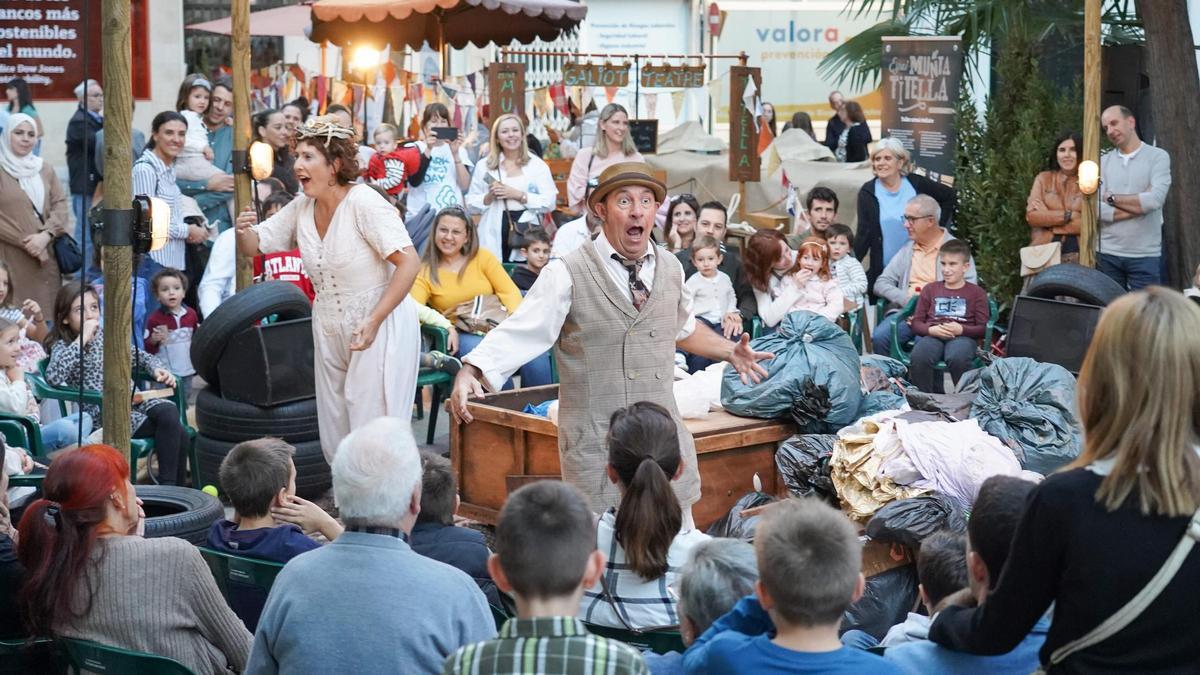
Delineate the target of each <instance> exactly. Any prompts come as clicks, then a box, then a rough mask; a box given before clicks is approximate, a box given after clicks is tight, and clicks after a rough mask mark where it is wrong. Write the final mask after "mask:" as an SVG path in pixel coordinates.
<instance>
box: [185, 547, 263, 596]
mask: <svg viewBox="0 0 1200 675" xmlns="http://www.w3.org/2000/svg"><path fill="white" fill-rule="evenodd" d="M197 548H199V549H200V556H201V557H202V558H204V562H206V563H208V571H210V572H212V575H213V579H215V580H216V582H217V588H219V589H221V595H222V596H224V597H225V600H226V601H228V600H229V582H230V581H237V582H239V583H243V584H246V585H248V586H253V587H255V588H258V589H260V590H264V591H266V592H268V593H270V592H271V586H273V585H274V584H275V577H277V576H279V573H280V572H281V571H283V563H278V562H275V561H273V560H259V559H258V558H247V557H245V556H240V555H233V554H232V553H225V552H223V551H215V550H213V549H211V548H205V547H203V546H198V547H197Z"/></svg>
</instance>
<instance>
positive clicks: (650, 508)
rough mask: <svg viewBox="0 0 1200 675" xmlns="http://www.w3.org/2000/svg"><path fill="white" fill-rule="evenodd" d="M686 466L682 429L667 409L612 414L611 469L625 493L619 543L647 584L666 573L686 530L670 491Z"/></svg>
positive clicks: (640, 407) (643, 404) (652, 406)
mask: <svg viewBox="0 0 1200 675" xmlns="http://www.w3.org/2000/svg"><path fill="white" fill-rule="evenodd" d="M682 464H683V458H682V456H681V455H680V452H679V428H678V427H677V426H676V425H675V420H674V418H672V417H671V413H669V412H667V409H666V408H663V407H662V406H660V405H658V404H656V403H650V402H649V401H639V402H637V403H634V404H633V405H631V406H629V407H627V408H622V409H620V410H618V411H616V412H615V413H613V415H612V418H610V420H609V427H608V465H609V466H610V467H612V470H613V471H614V472H615V473H616V474H617V478H618V479H619V480H620V482H621V487H623V488H624V495H622V496H621V504H620V506H619V507H618V508H617V521H616V527H615V529H616V537H617V542H618V543H620V544H621V548H622V549H623V550H624V551H625V561H626V562H627V563H628V565H629V566H630V568H632V569H633V571H634V572H637V574H638V576H640V577H641V578H643V579H647V580H650V579H658V578H659V577H661V576H663V575H664V574H666V573H667V552H668V551H669V550H670V549H671V542H673V541H674V540H675V535H677V534H679V528H680V527H682V526H683V509H682V508H680V506H679V499H678V498H676V497H675V493H674V491H672V490H671V480H672V478H673V477H674V476H676V475H677V474H678V473H679V468H680V466H682Z"/></svg>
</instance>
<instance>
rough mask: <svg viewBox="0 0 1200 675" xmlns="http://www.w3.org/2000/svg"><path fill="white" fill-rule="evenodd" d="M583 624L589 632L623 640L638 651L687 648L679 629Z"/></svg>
mask: <svg viewBox="0 0 1200 675" xmlns="http://www.w3.org/2000/svg"><path fill="white" fill-rule="evenodd" d="M584 625H585V626H587V629H588V631H589V632H591V633H594V634H596V635H599V636H601V637H606V638H609V639H611V640H616V641H617V642H624V643H625V644H627V645H629V646H630V647H634V648H636V649H637V650H638V651H646V650H647V649H649V650H650V651H652V652H654V653H655V654H666V653H667V652H682V651H683V650H685V649H687V647H685V646H684V644H683V637H682V636H681V635H680V634H679V631H669V630H649V631H632V630H627V629H625V628H613V627H611V626H597V625H596V624H591V623H585V624H584Z"/></svg>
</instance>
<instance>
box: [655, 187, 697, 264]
mask: <svg viewBox="0 0 1200 675" xmlns="http://www.w3.org/2000/svg"><path fill="white" fill-rule="evenodd" d="M667 204H668V208H667V220H666V222H665V224H664V225H663V236H664V237H665V238H666V240H667V241H666V246H667V250H668V251H670V252H672V253H677V252H679V251H682V250H683V249H685V248H691V246H692V240H694V239H695V238H696V219H697V217H698V216H699V215H700V202H698V201H696V198H695V197H694V196H692V195H690V194H682V195H675V196H674V197H671V198H670V199H669V200H667Z"/></svg>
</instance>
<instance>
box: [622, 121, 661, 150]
mask: <svg viewBox="0 0 1200 675" xmlns="http://www.w3.org/2000/svg"><path fill="white" fill-rule="evenodd" d="M629 134H630V135H631V136H633V144H634V145H636V146H637V150H638V152H640V153H642V154H643V155H653V154H654V153H656V152H658V120H629Z"/></svg>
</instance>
